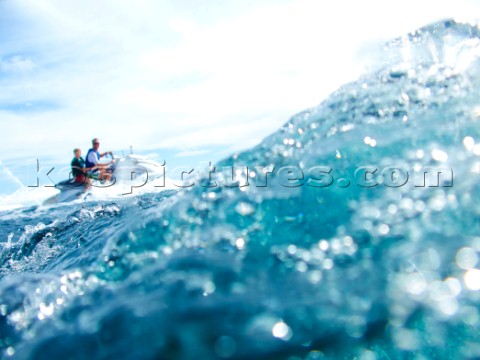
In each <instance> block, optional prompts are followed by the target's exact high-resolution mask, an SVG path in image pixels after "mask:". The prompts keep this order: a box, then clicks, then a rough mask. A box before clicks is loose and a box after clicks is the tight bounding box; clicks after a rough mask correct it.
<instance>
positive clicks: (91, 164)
mask: <svg viewBox="0 0 480 360" xmlns="http://www.w3.org/2000/svg"><path fill="white" fill-rule="evenodd" d="M99 148H100V141H99V140H98V139H97V138H95V139H93V140H92V148H91V149H90V150H88V153H87V158H86V161H85V165H86V167H87V168H91V169H90V170H87V175H88V176H89V177H91V178H93V179H98V180H108V181H110V180H111V179H112V174H111V173H109V172H108V171H106V170H107V168H108V166H109V165H110V164H113V160H112V161H110V162H108V163H100V158H102V157H104V156H106V155H108V154H110V156H112V158H113V154H112V152H111V151H108V152H104V153H103V154H100V152H99V151H98V149H99Z"/></svg>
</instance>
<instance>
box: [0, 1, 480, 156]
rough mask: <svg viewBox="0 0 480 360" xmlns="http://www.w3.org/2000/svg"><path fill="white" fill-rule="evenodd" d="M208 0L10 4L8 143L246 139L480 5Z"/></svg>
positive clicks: (27, 149)
mask: <svg viewBox="0 0 480 360" xmlns="http://www.w3.org/2000/svg"><path fill="white" fill-rule="evenodd" d="M203 4H204V3H203V2H202V5H201V4H200V3H198V2H195V1H189V2H187V3H186V4H185V5H184V8H183V7H182V8H180V7H179V6H178V5H177V3H176V2H174V1H173V0H172V1H167V0H164V1H154V0H141V1H137V2H130V1H126V0H121V1H118V0H117V1H113V0H106V1H102V2H98V1H93V0H86V1H73V0H72V1H69V2H65V1H61V0H45V1H42V2H38V1H34V0H18V1H17V2H3V3H0V11H3V10H5V9H7V8H8V7H10V8H9V9H12V14H13V15H15V16H16V18H15V19H16V20H11V19H10V20H9V24H10V25H9V26H10V28H8V29H7V30H8V31H7V33H5V34H4V35H3V37H2V35H1V34H0V40H2V39H4V38H5V39H6V38H7V37H10V38H11V39H13V40H12V41H10V42H6V43H5V44H6V45H5V47H4V48H3V49H2V50H0V58H1V59H3V60H2V62H1V64H0V70H2V71H4V72H8V73H10V76H9V77H7V78H6V79H3V80H1V81H0V86H1V87H2V91H1V92H0V106H1V105H2V104H9V105H12V104H13V107H10V108H9V109H6V110H3V111H1V112H0V130H1V131H2V134H5V135H4V136H3V139H4V140H3V141H2V143H1V144H0V151H1V153H2V154H3V156H4V157H13V156H18V155H19V154H24V153H29V154H31V153H32V152H35V153H36V154H38V155H42V154H48V155H52V154H54V155H57V156H59V157H63V156H66V159H68V158H69V157H70V152H71V148H73V147H76V146H82V145H83V146H82V147H83V148H86V147H87V146H88V144H89V141H90V139H91V138H92V137H93V136H98V137H100V138H102V139H103V144H102V146H106V147H108V148H113V149H128V146H129V145H134V147H135V148H136V149H142V148H143V149H148V148H155V147H172V148H175V149H178V151H180V152H181V151H183V150H188V151H190V150H192V151H193V150H196V149H200V150H201V147H202V146H207V145H209V146H211V145H218V146H224V147H226V148H227V147H228V148H229V149H241V148H245V147H247V146H250V145H252V144H254V143H255V142H258V141H260V140H261V139H262V138H263V137H264V136H266V135H268V134H269V133H270V132H272V131H274V130H275V129H276V128H278V126H280V125H281V124H282V123H284V122H285V121H286V120H287V119H288V117H289V115H292V114H294V113H296V112H298V111H301V110H303V109H304V108H306V107H310V106H314V105H316V104H318V102H319V101H320V100H321V99H322V98H324V97H326V96H327V95H328V94H329V93H330V92H331V91H333V90H334V89H335V88H336V87H338V86H340V85H341V84H342V83H344V82H347V81H350V80H353V79H354V78H355V77H356V76H357V75H358V74H359V73H360V72H361V70H362V65H363V62H362V61H363V60H362V61H360V56H359V55H360V54H362V49H365V48H368V49H369V48H370V47H372V46H375V44H379V43H380V42H382V41H384V40H386V39H388V38H390V37H393V36H397V35H401V34H403V33H405V32H407V31H410V30H414V29H415V28H417V27H419V26H422V25H425V24H426V23H428V22H432V21H434V20H437V19H439V18H442V17H448V16H463V17H465V16H468V15H469V14H474V13H478V7H479V6H478V5H476V3H475V2H473V1H466V0H465V1H459V2H456V3H454V4H452V3H451V2H449V1H444V0H441V1H433V0H429V1H424V2H419V1H413V0H406V1H402V2H400V1H380V0H368V1H363V2H356V1H339V2H334V3H332V2H329V3H325V2H319V1H316V0H295V1H294V0H285V1H277V2H275V1H263V2H261V1H260V2H258V3H255V5H254V4H253V3H251V2H248V3H247V2H241V1H231V2H228V5H227V2H220V1H217V2H215V1H213V2H212V3H209V5H203ZM240 4H243V5H240ZM200 6H209V8H208V9H204V8H203V7H202V8H200ZM2 7H3V8H2ZM13 10H15V11H13ZM475 11H477V12H475ZM212 14H213V15H212ZM15 21H16V22H15ZM16 23H18V24H19V25H18V27H15V24H16ZM12 24H13V25H12ZM20 24H21V25H22V26H25V24H27V25H28V29H24V28H23V27H22V29H20ZM20 30H21V31H20ZM5 59H7V61H6V60H5ZM5 61H6V62H5ZM20 73H21V74H20ZM15 74H17V75H15ZM25 74H28V76H26V75H25ZM27 103H30V104H31V106H30V107H25V106H26V105H25V104H27ZM38 104H48V106H47V109H45V106H44V107H42V106H38ZM23 107H25V108H23ZM17 108H19V109H21V110H22V111H16V109H17ZM28 109H30V110H28ZM36 109H37V110H36ZM105 150H107V149H106V148H105ZM66 154H68V155H66ZM67 156H68V157H67Z"/></svg>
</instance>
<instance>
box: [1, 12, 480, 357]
mask: <svg viewBox="0 0 480 360" xmlns="http://www.w3.org/2000/svg"><path fill="white" fill-rule="evenodd" d="M479 94H480V30H479V28H478V27H477V26H476V25H471V24H466V23H457V22H454V21H442V22H439V23H436V24H433V25H431V26H428V27H425V28H422V29H420V30H418V31H417V32H415V33H412V34H409V35H408V36H405V37H402V38H399V39H396V40H394V41H392V42H390V43H389V44H387V45H386V46H385V49H384V52H383V53H382V56H381V57H380V59H379V62H378V64H377V65H376V67H375V68H374V69H372V70H371V71H370V73H369V74H367V75H365V76H364V77H362V78H360V79H359V80H358V81H356V82H354V83H351V84H348V85H346V86H344V87H342V88H341V89H339V90H338V91H337V92H335V93H333V94H332V95H331V96H330V97H329V98H328V99H327V100H326V101H324V102H323V103H322V104H320V105H319V106H318V107H316V108H314V109H310V110H307V111H304V112H302V113H300V114H298V115H296V116H294V117H292V118H291V119H290V120H289V121H288V122H287V123H286V124H285V125H284V126H283V127H282V128H281V129H280V130H279V131H278V132H277V133H275V134H273V135H271V136H270V137H268V138H267V139H265V140H264V141H263V142H262V143H261V144H260V145H258V146H257V147H255V148H253V149H251V150H249V151H245V152H242V153H239V154H235V155H234V156H232V157H231V158H229V159H225V160H224V161H222V162H221V163H220V164H217V169H220V168H227V169H228V167H234V172H235V173H236V177H235V180H236V181H237V183H238V184H237V185H238V187H235V183H232V181H230V180H229V179H228V176H227V175H228V174H227V173H226V172H225V171H224V172H222V173H220V172H218V171H216V172H215V173H213V175H212V177H211V179H208V178H206V177H205V178H203V180H202V181H200V182H199V183H197V184H196V185H195V186H192V187H190V188H188V189H185V190H184V191H181V192H178V193H177V192H171V193H167V192H165V193H157V194H151V195H142V196H138V197H135V198H133V199H131V198H130V199H123V200H115V201H111V202H90V203H84V204H73V205H70V206H57V207H52V208H29V209H21V210H14V211H10V212H3V213H1V215H0V221H1V222H0V229H1V239H2V241H3V242H2V243H1V245H2V249H1V251H2V252H1V255H0V264H1V267H0V274H1V277H2V278H1V280H0V294H1V298H0V299H1V300H0V346H1V348H2V350H3V353H4V356H5V357H11V358H18V359H25V358H32V359H55V358H58V359H111V358H126V359H228V358H230V359H290V360H297V359H323V358H353V357H357V358H360V359H386V358H395V359H396V358H403V357H405V356H406V357H409V356H414V355H416V356H423V357H424V358H478V357H479V356H480V347H479V345H478V344H479V340H480V339H479V334H480V332H479V330H480V314H479V304H480V292H479V290H480V270H477V269H476V267H479V266H480V264H478V252H479V251H480V231H479V230H480V229H479V225H480V223H479V215H480V205H479V203H478V201H477V200H476V199H479V198H480V185H479V184H480V182H479V172H480V157H479V156H480V97H479ZM476 141H479V145H477V144H476ZM255 166H257V167H258V166H261V167H263V168H255ZM269 166H270V168H269V170H271V171H270V173H268V174H266V171H267V169H268V167H269ZM286 166H291V167H295V169H293V168H288V167H287V168H285V167H286ZM282 167H284V168H283V170H282ZM392 168H396V169H397V170H395V171H393V170H392ZM438 168H441V169H443V170H442V173H441V174H440V175H438V174H435V173H434V175H433V176H430V175H431V173H430V172H431V171H433V170H435V169H438ZM327 169H330V172H328V171H327ZM366 169H367V170H368V171H367V170H366ZM374 169H378V171H376V172H374ZM385 169H389V170H387V171H386V170H385ZM426 169H427V170H428V171H427V170H426ZM432 169H433V170H432ZM300 170H301V171H302V172H303V175H304V177H303V180H302V179H301V175H299V174H300ZM288 171H291V172H290V173H289V172H288ZM425 172H428V176H424V175H423V174H424V173H425ZM407 175H408V179H407ZM447 175H448V176H447ZM289 177H290V178H291V179H290V181H288V178H289ZM295 178H297V180H296V181H295V180H294V179H295ZM422 179H423V181H422ZM406 180H408V181H406ZM247 181H248V184H249V185H248V186H246V184H247ZM264 181H265V183H266V184H267V186H264V185H265V184H264ZM435 181H437V183H435ZM215 183H216V184H217V186H216V187H215V186H213V185H214V184H215ZM422 184H423V185H422ZM287 185H289V186H287Z"/></svg>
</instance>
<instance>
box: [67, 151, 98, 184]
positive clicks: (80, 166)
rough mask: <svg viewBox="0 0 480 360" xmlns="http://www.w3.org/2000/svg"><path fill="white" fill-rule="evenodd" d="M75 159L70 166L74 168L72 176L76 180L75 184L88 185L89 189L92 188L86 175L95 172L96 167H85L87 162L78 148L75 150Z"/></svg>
mask: <svg viewBox="0 0 480 360" xmlns="http://www.w3.org/2000/svg"><path fill="white" fill-rule="evenodd" d="M73 154H74V158H73V159H72V162H71V163H70V165H71V166H72V175H73V177H74V179H75V184H77V185H86V188H87V189H88V188H89V187H90V179H89V178H88V177H87V176H86V175H85V173H86V172H87V171H88V170H93V169H94V167H91V168H88V167H87V166H86V165H85V160H84V159H83V158H82V150H80V149H78V148H76V149H73Z"/></svg>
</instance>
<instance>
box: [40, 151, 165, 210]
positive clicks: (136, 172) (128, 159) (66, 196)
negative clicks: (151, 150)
mask: <svg viewBox="0 0 480 360" xmlns="http://www.w3.org/2000/svg"><path fill="white" fill-rule="evenodd" d="M112 159H113V156H112ZM113 160H114V162H113V164H111V165H110V166H109V167H108V168H107V169H106V171H108V172H110V173H111V174H112V180H111V181H100V180H97V179H91V186H90V187H88V186H87V184H86V183H77V182H75V179H68V180H63V181H60V182H59V183H57V184H56V185H55V188H56V189H57V190H59V193H58V194H56V195H54V196H52V197H51V198H49V199H47V200H46V201H45V202H44V205H48V204H57V203H64V202H70V201H74V200H77V199H82V198H84V197H85V196H87V195H89V194H90V193H91V192H92V191H98V190H96V189H99V188H107V187H108V188H109V187H112V186H115V185H120V184H127V185H131V182H132V181H133V180H137V179H143V180H142V181H144V182H145V184H146V182H147V181H151V180H154V179H158V178H161V177H164V176H165V168H164V165H165V163H163V164H162V163H158V162H156V161H153V160H150V159H148V158H147V157H146V156H143V155H137V154H129V155H127V156H124V157H121V158H116V159H113ZM142 181H140V182H142Z"/></svg>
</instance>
